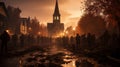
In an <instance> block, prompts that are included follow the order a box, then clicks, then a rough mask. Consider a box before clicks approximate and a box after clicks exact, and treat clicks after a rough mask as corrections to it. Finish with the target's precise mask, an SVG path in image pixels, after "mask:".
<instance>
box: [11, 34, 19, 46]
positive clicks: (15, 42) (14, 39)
mask: <svg viewBox="0 0 120 67" xmlns="http://www.w3.org/2000/svg"><path fill="white" fill-rule="evenodd" d="M17 42H18V36H17V34H14V35H13V36H12V43H13V44H14V46H16V45H17Z"/></svg>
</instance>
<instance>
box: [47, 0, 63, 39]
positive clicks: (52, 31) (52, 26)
mask: <svg viewBox="0 0 120 67" xmlns="http://www.w3.org/2000/svg"><path fill="white" fill-rule="evenodd" d="M60 16H61V15H60V12H59V7H58V0H56V5H55V10H54V13H53V23H47V30H48V36H50V37H56V36H59V35H60V34H61V33H63V32H64V23H61V21H60V20H61V17H60Z"/></svg>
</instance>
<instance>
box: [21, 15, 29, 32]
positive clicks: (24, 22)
mask: <svg viewBox="0 0 120 67" xmlns="http://www.w3.org/2000/svg"><path fill="white" fill-rule="evenodd" d="M29 27H30V17H28V18H20V33H21V34H29Z"/></svg>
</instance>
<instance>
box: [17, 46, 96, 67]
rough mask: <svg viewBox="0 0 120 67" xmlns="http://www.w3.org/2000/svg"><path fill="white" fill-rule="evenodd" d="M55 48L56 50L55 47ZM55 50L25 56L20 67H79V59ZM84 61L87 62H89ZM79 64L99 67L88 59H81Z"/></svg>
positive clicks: (21, 59)
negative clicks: (77, 63)
mask: <svg viewBox="0 0 120 67" xmlns="http://www.w3.org/2000/svg"><path fill="white" fill-rule="evenodd" d="M53 48H55V46H54V47H53ZM53 48H51V49H52V50H50V51H46V52H40V51H36V52H33V53H29V54H26V55H24V56H23V57H22V58H20V60H19V64H20V66H19V67H31V66H33V67H77V66H76V61H78V58H77V57H76V56H74V55H73V54H72V53H70V52H69V51H67V50H64V49H63V50H61V51H60V50H58V49H53ZM54 50H55V52H54ZM83 60H86V61H87V62H85V61H83ZM78 62H79V65H81V66H79V67H85V66H84V65H88V66H87V67H89V65H90V64H91V66H90V67H98V66H94V65H93V64H97V63H95V62H94V61H93V60H91V59H87V58H83V57H81V58H79V61H78ZM89 62H90V64H89ZM92 65H93V66H92Z"/></svg>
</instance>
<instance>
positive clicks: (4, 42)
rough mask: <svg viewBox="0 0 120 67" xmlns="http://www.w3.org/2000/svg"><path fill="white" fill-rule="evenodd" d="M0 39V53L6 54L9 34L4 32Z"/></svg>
mask: <svg viewBox="0 0 120 67" xmlns="http://www.w3.org/2000/svg"><path fill="white" fill-rule="evenodd" d="M0 39H1V52H4V51H5V52H7V44H8V42H9V40H10V36H9V34H8V33H7V32H6V31H4V32H3V33H2V34H1V36H0Z"/></svg>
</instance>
